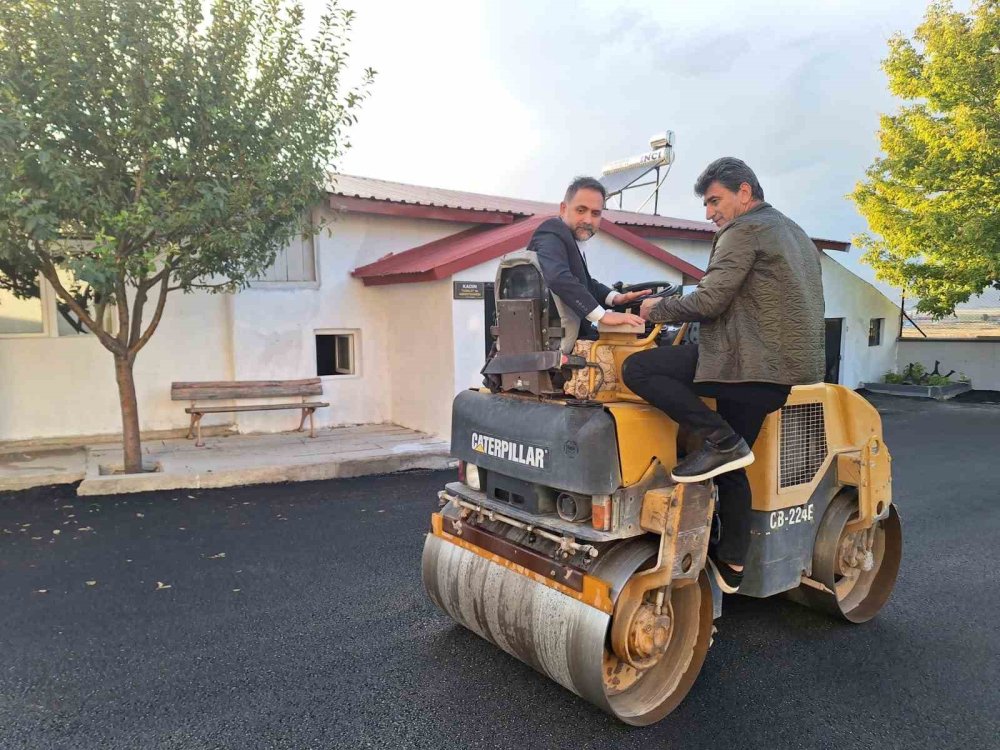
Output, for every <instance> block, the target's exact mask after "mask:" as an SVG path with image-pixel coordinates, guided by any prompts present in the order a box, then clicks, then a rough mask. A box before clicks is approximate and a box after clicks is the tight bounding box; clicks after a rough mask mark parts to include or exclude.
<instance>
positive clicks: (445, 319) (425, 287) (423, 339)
mask: <svg viewBox="0 0 1000 750" xmlns="http://www.w3.org/2000/svg"><path fill="white" fill-rule="evenodd" d="M451 289H452V287H451V281H450V280H449V279H442V280H440V281H426V282H417V283H412V284H393V285H391V286H384V287H378V288H373V289H372V290H371V291H372V292H374V293H375V295H376V296H377V297H378V299H379V300H380V302H381V303H383V304H384V305H385V306H386V308H387V309H388V310H390V311H392V315H391V318H390V323H389V329H388V335H387V337H386V338H387V343H388V351H387V352H386V353H385V355H386V356H385V364H386V366H387V368H388V376H389V377H388V380H389V388H388V392H389V409H390V411H389V414H390V418H391V421H392V422H393V423H395V424H398V425H402V426H403V427H409V428H411V429H414V430H422V431H424V432H429V433H431V434H433V435H438V436H440V437H444V438H447V437H448V436H449V435H450V434H451V402H452V400H453V399H454V397H455V380H454V375H453V373H454V365H453V363H454V360H455V345H454V339H453V335H452V307H451V297H452V293H451Z"/></svg>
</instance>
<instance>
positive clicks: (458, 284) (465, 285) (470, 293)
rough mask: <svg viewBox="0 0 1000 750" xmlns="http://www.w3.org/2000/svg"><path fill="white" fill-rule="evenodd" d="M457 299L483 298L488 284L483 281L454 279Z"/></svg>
mask: <svg viewBox="0 0 1000 750" xmlns="http://www.w3.org/2000/svg"><path fill="white" fill-rule="evenodd" d="M452 283H453V284H454V287H455V290H454V297H455V299H483V297H484V296H485V294H486V284H485V282H482V281H454V282H452Z"/></svg>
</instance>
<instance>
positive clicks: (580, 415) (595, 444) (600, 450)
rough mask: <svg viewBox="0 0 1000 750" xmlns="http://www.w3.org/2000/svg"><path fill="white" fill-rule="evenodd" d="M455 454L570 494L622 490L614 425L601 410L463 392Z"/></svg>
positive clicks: (454, 422)
mask: <svg viewBox="0 0 1000 750" xmlns="http://www.w3.org/2000/svg"><path fill="white" fill-rule="evenodd" d="M451 455H452V456H454V457H455V458H459V459H461V460H463V461H468V462H469V463H471V464H475V465H476V466H480V467H482V468H484V469H486V470H487V472H489V471H496V472H498V473H499V474H504V475H506V476H509V477H516V478H517V479H522V480H524V481H526V482H533V483H537V484H542V485H545V486H546V487H553V488H556V489H560V490H565V491H567V492H578V493H581V494H584V495H610V494H611V493H613V492H614V491H615V490H617V489H618V488H619V487H620V486H621V467H620V465H619V461H618V440H617V437H616V433H615V423H614V420H613V419H612V417H611V415H610V414H608V413H607V412H606V411H605V410H604V409H603V408H601V407H600V406H566V405H563V404H558V403H546V402H544V401H535V400H530V399H527V398H523V397H518V396H506V395H502V394H492V393H480V392H479V391H463V392H462V393H460V394H458V396H456V397H455V402H454V405H453V406H452V415H451Z"/></svg>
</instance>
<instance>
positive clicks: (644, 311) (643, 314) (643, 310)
mask: <svg viewBox="0 0 1000 750" xmlns="http://www.w3.org/2000/svg"><path fill="white" fill-rule="evenodd" d="M658 304H660V300H659V299H644V300H643V301H642V306H641V307H640V308H639V317H640V318H642V319H643V320H649V314H650V312H651V311H652V310H653V308H654V307H656V306H657V305H658Z"/></svg>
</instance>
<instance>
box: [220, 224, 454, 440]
mask: <svg viewBox="0 0 1000 750" xmlns="http://www.w3.org/2000/svg"><path fill="white" fill-rule="evenodd" d="M322 218H323V219H324V220H325V221H333V224H332V225H331V230H332V234H330V233H327V232H325V231H324V232H322V233H321V234H320V235H319V236H318V237H316V238H315V245H316V256H317V258H316V260H317V268H318V272H319V281H318V288H300V287H293V288H282V287H281V286H274V285H263V284H259V285H256V286H254V287H253V288H251V289H248V290H245V291H243V292H241V293H240V294H239V295H237V296H236V297H235V300H234V316H233V320H234V352H235V367H234V376H233V377H234V378H236V379H237V380H264V379H269V378H306V377H315V376H316V339H315V336H316V332H317V331H319V330H322V331H337V332H341V331H344V332H353V333H354V334H355V337H356V338H355V343H356V351H355V361H356V374H354V375H330V376H326V377H324V378H323V400H324V401H329V402H330V404H331V406H330V407H329V408H326V409H320V410H319V411H317V412H316V424H317V426H333V425H341V424H354V423H380V422H397V423H399V424H403V425H404V426H407V427H414V428H415V429H426V428H427V427H426V426H427V425H435V422H434V420H433V419H428V418H426V415H423V414H420V413H415V412H414V411H413V408H412V407H411V406H408V405H407V404H406V403H405V400H402V399H394V397H393V391H392V388H393V382H392V377H391V374H392V372H393V369H394V367H393V364H392V362H393V355H392V353H393V352H395V351H398V348H399V346H400V343H401V342H402V344H403V345H404V348H406V347H407V346H408V342H409V341H410V338H405V337H412V336H422V335H423V333H424V331H425V330H428V328H427V325H428V323H429V321H428V320H427V316H426V315H423V314H422V313H423V309H422V307H421V304H418V303H416V302H415V300H414V299H413V294H414V293H415V292H413V291H410V292H407V293H405V294H402V295H399V294H393V292H392V291H391V290H393V289H397V288H402V287H411V288H412V289H413V290H420V291H421V292H424V293H427V292H428V289H429V287H427V286H426V285H424V284H402V285H392V286H380V287H366V286H365V285H364V284H363V283H362V282H361V281H360V280H359V279H355V278H353V277H352V276H351V271H353V270H354V269H355V268H357V267H359V266H363V265H366V264H368V263H371V262H373V261H376V260H378V259H379V258H381V257H383V256H385V255H386V254H388V253H391V252H397V253H398V252H403V251H405V250H409V249H410V248H413V247H417V246H419V245H422V244H425V243H427V242H431V241H432V240H436V239H439V238H441V237H446V236H448V235H451V234H454V233H456V232H460V231H462V230H463V229H466V228H468V226H469V225H467V224H456V223H452V222H442V221H426V220H422V219H403V218H396V217H388V216H373V215H361V214H344V215H340V216H335V215H334V214H333V213H332V212H329V211H326V212H324V213H323V215H322ZM442 288H443V287H442ZM448 289H449V290H450V284H449V285H448ZM430 296H431V297H433V293H431V294H430ZM439 296H440V295H439ZM444 299H445V300H446V301H447V300H448V299H450V293H449V294H448V296H446V297H444ZM425 303H426V304H427V306H428V308H429V309H435V310H436V312H438V313H441V314H442V315H443V316H444V317H443V320H444V321H445V323H444V324H443V325H446V326H450V320H449V319H448V316H447V310H444V311H443V312H442V311H441V310H439V309H437V308H434V307H433V305H432V301H431V300H430V299H428V300H427V301H426V302H425ZM415 314H420V315H421V317H420V318H419V324H418V322H417V319H416V318H414V317H413V316H414V315H415ZM442 330H446V329H442ZM400 332H402V334H400ZM401 335H402V336H404V338H403V339H401V338H400V336H401ZM448 340H449V341H450V335H449V337H448ZM394 347H395V348H394ZM418 364H419V366H420V367H423V365H424V362H423V360H421V361H420V362H419V363H418ZM444 372H445V373H447V382H448V388H449V389H450V388H451V376H450V373H451V372H452V369H451V357H449V358H448V360H447V363H446V364H445V365H444ZM449 408H450V401H449ZM397 410H399V413H398V414H397V413H396V412H397ZM290 419H291V420H292V421H294V417H290V416H289V413H288V412H277V413H268V412H250V413H247V414H241V415H239V422H238V424H239V429H240V431H241V432H269V431H281V430H286V429H288V425H289V420H290Z"/></svg>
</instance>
